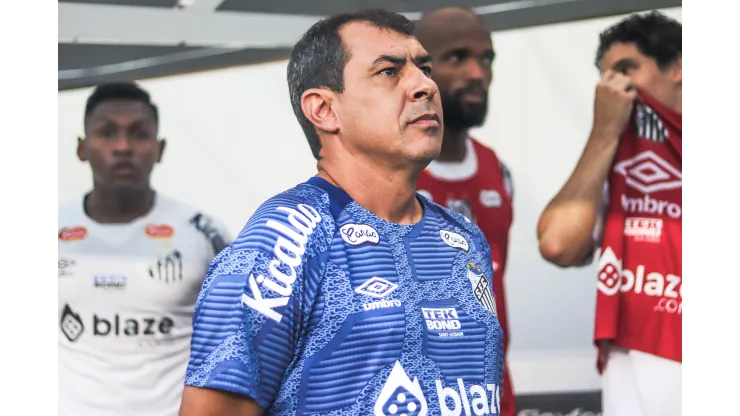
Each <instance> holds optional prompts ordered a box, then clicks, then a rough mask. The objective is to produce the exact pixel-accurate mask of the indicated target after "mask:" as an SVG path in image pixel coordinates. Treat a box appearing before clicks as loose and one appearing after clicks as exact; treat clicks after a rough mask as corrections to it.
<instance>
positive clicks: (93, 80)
mask: <svg viewBox="0 0 740 416" xmlns="http://www.w3.org/2000/svg"><path fill="white" fill-rule="evenodd" d="M196 1H198V0H196ZM77 2H80V0H77ZM96 2H97V3H114V2H113V1H106V0H96ZM123 2H127V3H131V4H134V3H135V4H137V5H143V3H146V5H148V6H151V7H163V5H164V4H165V2H166V3H167V4H170V5H171V4H172V3H174V0H166V1H165V0H123ZM538 2H539V3H540V5H539V6H536V7H532V6H533V5H534V4H536V3H538ZM554 2H556V3H554ZM115 3H117V4H122V2H121V1H117V2H115ZM501 3H508V4H507V6H510V5H512V4H514V3H516V4H519V5H520V6H521V5H525V6H528V7H523V8H518V9H517V8H514V9H510V10H503V11H502V10H501V9H499V10H498V11H497V12H496V13H488V14H483V15H482V17H483V19H484V20H485V21H486V23H487V24H488V25H489V27H490V28H491V29H492V30H493V31H494V32H496V31H502V30H511V29H516V28H522V27H530V26H536V25H543V24H552V23H561V22H567V21H574V20H582V19H590V18H596V17H603V16H610V15H617V14H623V13H630V12H635V11H643V10H650V9H659V8H666V7H676V6H681V0H531V1H530V0H522V1H511V0H509V1H491V0H468V1H445V0H325V1H305V0H268V1H263V0H259V1H244V0H240V1H237V0H226V1H225V2H224V3H222V5H221V6H222V7H221V10H226V9H229V8H231V9H230V10H233V11H236V10H240V11H246V10H251V11H262V12H271V13H276V12H278V13H279V12H281V11H286V10H288V11H290V12H291V13H296V14H307V15H313V16H321V15H331V14H334V13H338V12H345V11H353V10H361V9H364V8H369V7H384V8H388V9H392V10H395V11H400V12H409V11H415V12H418V11H426V10H429V9H432V8H436V7H439V6H441V5H453V4H460V5H465V6H467V7H477V6H482V5H491V4H501ZM542 3H547V4H542ZM157 4H159V6H156V5H157ZM237 4H238V5H237ZM489 11H490V9H489ZM132 30H134V31H135V30H136V28H135V27H132ZM275 30H280V29H279V28H278V27H276V28H275ZM265 36H266V37H267V38H269V36H270V34H269V33H265ZM58 52H59V66H58V69H59V71H60V72H59V83H58V84H59V89H60V90H65V89H71V88H80V87H87V86H92V85H95V84H98V83H101V82H107V81H113V80H122V79H141V78H150V77H159V76H167V75H173V74H178V73H183V72H192V71H200V70H208V69H213V68H222V67H228V66H236V65H247V64H254V63H260V62H265V61H271V60H277V59H286V58H287V57H288V56H289V55H290V48H270V49H256V48H249V49H239V50H236V49H214V48H197V47H185V46H143V45H140V46H136V45H116V44H106V45H95V44H62V43H60V44H59V50H58ZM175 58H176V59H175ZM114 64H119V65H114ZM105 65H114V67H105ZM101 66H102V67H103V69H102V70H101ZM111 68H120V69H116V70H111ZM68 70H82V71H71V72H70V71H68Z"/></svg>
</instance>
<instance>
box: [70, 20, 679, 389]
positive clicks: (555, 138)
mask: <svg viewBox="0 0 740 416" xmlns="http://www.w3.org/2000/svg"><path fill="white" fill-rule="evenodd" d="M664 12H665V13H667V14H668V15H669V16H671V17H673V18H676V19H678V20H679V21H680V20H681V8H680V7H679V8H673V9H666V10H664ZM620 17H621V16H620ZM620 17H613V18H606V19H593V20H587V21H581V22H574V23H564V24H557V25H549V26H542V27H536V28H530V29H521V30H512V31H506V32H495V33H494V45H495V48H496V50H497V61H496V63H495V67H494V77H495V79H494V84H493V87H492V89H491V92H490V96H491V98H490V100H491V101H490V102H491V112H490V114H489V118H488V121H487V123H486V125H485V126H483V127H482V128H480V129H477V130H476V131H475V132H474V135H475V136H476V137H477V138H479V139H481V140H483V141H484V142H486V143H488V144H490V145H492V146H493V147H494V148H495V149H496V150H497V151H498V153H499V155H500V156H501V157H502V158H503V159H504V160H505V161H506V162H507V163H508V164H509V166H510V167H511V169H512V171H513V175H514V186H515V188H516V198H515V199H516V200H515V218H514V225H513V229H512V232H511V244H510V250H511V252H510V254H509V259H510V260H509V265H508V270H507V278H506V279H507V280H506V281H507V290H506V292H507V295H508V299H509V308H510V319H511V327H512V335H511V338H512V346H511V348H512V350H511V359H512V371H513V374H514V382H515V384H516V387H517V388H518V390H519V393H527V392H546V391H563V390H580V389H597V388H598V378H597V377H596V372H595V368H594V353H593V349H592V347H591V333H592V328H593V310H594V301H595V294H596V290H595V280H594V276H595V270H594V268H593V267H587V268H583V269H574V270H567V271H564V270H560V269H557V268H555V267H553V266H551V265H549V264H548V263H546V262H545V261H544V260H542V259H541V257H540V255H539V253H538V251H537V240H536V235H535V227H536V223H537V220H538V217H539V214H540V212H541V211H542V209H543V208H544V206H545V204H546V203H547V202H548V201H549V199H550V198H551V197H552V196H553V195H554V194H555V192H557V190H558V189H559V187H560V186H561V185H562V183H563V182H564V181H565V180H566V178H567V176H568V175H569V174H570V172H571V169H572V168H573V166H574V164H575V162H576V160H577V158H578V156H579V155H580V152H581V150H582V147H583V145H584V143H585V139H586V137H587V135H588V131H589V128H590V121H591V119H590V117H591V106H592V101H593V88H594V85H595V83H596V81H597V78H598V74H597V72H596V69H595V68H594V65H593V60H594V54H595V51H596V47H597V45H598V34H599V32H600V31H602V30H603V29H605V28H606V27H607V26H609V25H611V24H613V23H615V22H616V21H617V20H618V19H619V18H620ZM285 66H286V62H276V63H269V64H263V65H255V66H249V67H239V68H232V69H225V70H218V71H211V72H205V73H197V74H190V75H182V76H176V77H169V78H163V79H155V80H147V81H143V82H142V85H143V87H144V88H146V89H148V90H149V91H150V92H151V94H152V97H153V99H154V101H155V102H156V103H157V104H158V105H159V107H160V111H161V120H162V121H161V133H162V135H163V137H166V138H167V139H168V141H169V143H168V147H167V151H166V153H165V157H164V160H163V163H162V164H161V165H160V166H159V167H158V168H157V169H156V170H155V173H154V185H155V186H156V187H157V188H158V189H160V190H162V191H164V192H166V193H168V194H170V195H172V196H174V197H176V198H180V199H182V200H184V201H186V202H188V203H190V204H193V205H196V206H198V207H201V208H203V209H205V210H207V211H208V212H211V213H212V214H214V215H217V216H220V217H222V218H223V219H224V220H225V221H226V222H227V225H228V226H229V227H230V229H231V232H232V233H233V234H234V235H236V233H238V232H239V230H241V227H242V225H243V224H244V222H245V221H246V220H247V219H248V217H249V216H250V215H251V213H252V212H253V211H254V210H255V209H256V207H257V206H258V205H259V204H260V203H261V202H262V201H264V200H265V199H267V198H269V197H270V196H272V195H274V194H276V193H278V192H280V191H282V190H284V189H286V188H288V187H291V186H293V185H295V184H296V183H298V182H301V181H303V180H305V179H307V178H308V177H310V176H311V175H313V174H314V172H315V161H314V160H313V158H312V156H311V153H310V150H309V148H308V145H307V143H306V141H305V138H304V137H303V133H302V131H301V129H300V127H299V126H298V123H297V122H296V120H295V117H294V116H293V113H292V110H291V107H290V103H289V99H288V89H287V84H286V81H285ZM90 91H91V90H90V89H84V90H75V91H68V92H61V93H59V197H60V199H66V198H69V197H72V196H75V195H78V194H80V193H82V192H84V191H86V190H87V189H88V188H89V187H90V186H91V178H90V172H89V169H88V167H87V166H86V165H84V164H82V163H80V162H79V161H78V160H77V159H76V157H75V143H76V140H75V139H76V137H77V136H79V135H81V134H82V127H83V126H82V118H83V111H84V103H85V99H86V98H87V95H88V94H89V93H90Z"/></svg>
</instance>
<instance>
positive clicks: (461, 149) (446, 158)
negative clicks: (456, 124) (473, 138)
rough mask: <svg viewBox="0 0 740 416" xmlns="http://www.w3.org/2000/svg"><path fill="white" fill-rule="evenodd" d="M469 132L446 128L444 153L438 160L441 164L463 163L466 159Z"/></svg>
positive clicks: (443, 142)
mask: <svg viewBox="0 0 740 416" xmlns="http://www.w3.org/2000/svg"><path fill="white" fill-rule="evenodd" d="M467 140H468V130H467V129H460V128H448V127H447V126H445V132H444V139H443V140H442V151H441V152H440V153H439V157H438V158H437V160H438V161H440V162H462V161H463V160H464V159H465V151H466V149H467V146H466V143H467Z"/></svg>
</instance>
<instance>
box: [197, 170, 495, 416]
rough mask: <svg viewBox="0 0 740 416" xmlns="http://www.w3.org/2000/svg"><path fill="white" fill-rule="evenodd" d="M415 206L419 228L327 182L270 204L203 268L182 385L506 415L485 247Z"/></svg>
mask: <svg viewBox="0 0 740 416" xmlns="http://www.w3.org/2000/svg"><path fill="white" fill-rule="evenodd" d="M419 200H420V201H422V203H423V206H424V216H423V218H422V220H421V221H419V222H418V223H416V224H413V225H399V224H393V223H390V222H387V221H385V220H383V219H381V218H379V217H377V216H375V215H374V214H372V213H370V212H369V211H367V210H365V209H364V208H362V207H361V206H360V205H359V204H357V203H356V202H354V201H352V199H351V198H350V197H349V196H348V195H347V194H346V193H345V192H344V191H342V190H341V189H339V188H337V187H334V186H333V185H331V184H329V183H328V182H326V181H324V180H323V179H321V178H318V177H314V178H311V179H310V180H308V181H307V182H305V183H303V184H300V185H298V186H296V187H295V188H293V189H290V190H288V191H286V192H283V193H281V194H279V195H277V196H275V197H273V198H270V199H269V200H267V201H266V202H265V203H264V204H263V205H262V206H261V207H260V208H259V209H257V211H256V212H255V213H254V215H253V216H252V217H251V218H250V220H249V222H248V223H247V225H246V226H245V228H244V229H243V230H242V232H241V234H240V235H239V237H238V238H237V239H236V240H235V241H234V242H233V243H232V244H231V245H230V246H229V247H227V248H226V249H224V250H223V251H222V252H221V253H220V254H219V255H218V256H217V257H216V258H215V259H214V260H213V262H212V264H211V266H210V268H209V270H208V273H207V275H206V278H205V281H204V283H203V288H202V290H201V293H200V295H199V296H198V300H197V303H196V307H195V313H194V316H193V329H194V331H193V338H192V346H191V357H190V363H189V364H188V368H187V374H186V380H185V384H186V385H189V386H196V387H205V388H213V389H220V390H227V391H230V392H234V393H238V394H242V395H246V396H249V397H251V398H253V399H255V400H256V401H257V402H258V403H259V404H260V405H261V406H262V407H263V408H264V409H265V410H266V411H265V414H267V415H309V414H310V415H375V416H381V415H382V416H391V415H406V416H426V415H429V416H434V415H461V414H465V415H498V414H499V412H500V402H499V400H500V399H499V397H500V395H501V387H500V386H501V378H502V371H503V365H502V364H503V345H502V331H501V327H500V326H499V322H498V319H497V317H496V307H495V303H494V300H493V290H492V281H493V270H492V263H491V253H490V249H489V247H488V243H487V242H486V239H485V237H484V236H483V233H482V232H481V231H480V229H478V227H476V226H475V225H474V224H471V223H470V222H469V221H468V220H467V219H465V218H464V217H463V216H461V215H459V214H456V213H453V212H451V211H449V210H447V209H445V208H443V207H441V206H439V205H437V204H435V203H433V202H431V201H429V200H427V199H426V198H424V197H422V196H419Z"/></svg>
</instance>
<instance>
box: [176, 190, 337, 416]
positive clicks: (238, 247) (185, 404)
mask: <svg viewBox="0 0 740 416" xmlns="http://www.w3.org/2000/svg"><path fill="white" fill-rule="evenodd" d="M309 208H310V209H309ZM320 222H321V217H320V216H319V214H318V212H317V211H316V210H313V209H312V208H311V207H307V206H306V205H298V204H296V203H295V201H292V200H291V199H289V198H282V199H280V200H274V201H271V202H269V203H266V204H265V205H263V206H262V207H260V209H258V210H257V212H256V213H255V214H254V216H253V217H252V218H251V219H250V221H249V223H248V224H247V226H246V227H245V228H244V230H243V231H242V232H241V234H240V235H239V237H237V239H236V240H235V241H234V242H233V243H231V244H230V245H229V246H228V247H226V248H225V249H224V250H222V251H221V252H220V254H219V255H218V256H216V257H215V258H214V260H213V262H212V263H211V266H210V268H209V269H208V273H207V274H206V278H205V280H204V282H203V287H202V289H201V292H200V294H199V296H198V300H197V302H196V306H195V312H194V314H193V335H192V341H191V354H190V361H189V363H188V367H187V371H186V375H185V386H186V387H185V390H184V392H183V398H182V402H181V406H180V416H195V415H197V416H209V415H214V416H215V415H219V416H220V415H235V416H242V415H250V416H251V415H259V414H261V410H260V409H266V408H268V407H269V406H270V405H272V404H273V403H274V401H275V399H276V398H277V395H278V394H279V381H280V380H282V379H283V378H284V375H285V371H286V369H287V367H288V365H289V364H290V362H291V360H292V359H293V356H294V355H295V351H296V346H297V344H298V341H299V337H300V336H301V333H302V332H301V328H302V327H303V325H304V324H305V322H304V318H305V317H304V315H303V310H304V307H303V305H304V304H305V302H312V298H311V296H312V295H310V294H306V292H305V291H303V290H297V291H296V290H294V288H298V287H301V288H305V281H304V276H305V271H306V268H307V267H308V266H307V264H308V262H309V260H307V257H308V254H306V251H307V247H308V246H309V245H315V244H313V241H315V239H316V237H317V236H318V235H319V234H321V233H319V231H318V230H316V228H318V227H320V226H321V225H323V223H321V224H319V223H320ZM294 224H299V225H300V227H298V226H295V225H294ZM312 234H313V235H312ZM297 239H299V240H300V241H298V240H297ZM312 264H313V263H312ZM296 292H297V293H303V295H302V296H294V294H295V293H296Z"/></svg>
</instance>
